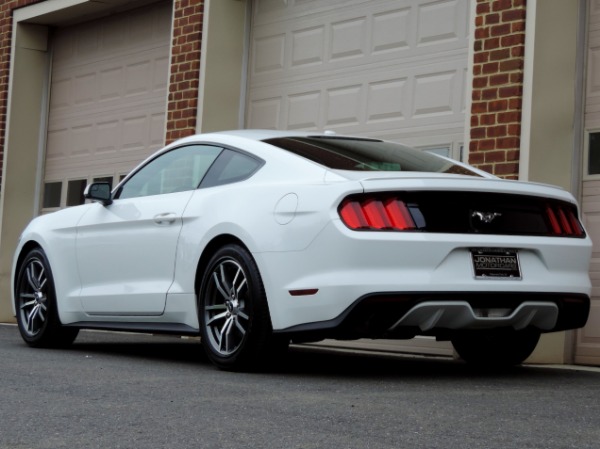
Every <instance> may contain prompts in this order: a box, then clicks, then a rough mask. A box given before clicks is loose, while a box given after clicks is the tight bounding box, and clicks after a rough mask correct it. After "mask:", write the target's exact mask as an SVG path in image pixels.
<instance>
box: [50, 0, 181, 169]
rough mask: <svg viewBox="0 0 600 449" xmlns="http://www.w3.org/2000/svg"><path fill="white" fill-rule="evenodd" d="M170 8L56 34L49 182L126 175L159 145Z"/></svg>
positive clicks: (121, 16)
mask: <svg viewBox="0 0 600 449" xmlns="http://www.w3.org/2000/svg"><path fill="white" fill-rule="evenodd" d="M171 8H172V4H171V2H168V1H167V2H161V3H156V4H154V5H151V6H146V7H144V8H141V9H138V10H132V11H128V12H125V13H121V14H115V15H113V16H110V17H105V18H103V19H101V20H96V21H92V22H87V23H84V24H81V25H75V26H72V27H68V28H62V29H57V30H56V31H55V32H54V35H53V41H52V48H53V66H52V80H51V95H50V108H49V119H48V132H47V143H46V168H45V170H46V174H45V178H46V181H61V180H63V181H66V180H69V179H91V178H93V177H97V176H100V175H102V176H106V175H113V176H114V175H118V174H122V173H126V172H128V171H129V170H130V169H131V168H133V166H134V165H135V164H136V163H138V162H139V161H140V160H141V159H143V158H145V157H146V156H147V155H149V154H150V153H151V152H152V151H154V150H155V149H157V148H159V147H160V146H162V145H163V142H164V132H165V116H166V99H167V83H168V71H169V48H170V34H171V33H170V28H171V17H172V14H171Z"/></svg>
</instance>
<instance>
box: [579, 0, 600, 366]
mask: <svg viewBox="0 0 600 449" xmlns="http://www.w3.org/2000/svg"><path fill="white" fill-rule="evenodd" d="M589 3H590V10H589V26H588V30H589V36H588V49H587V50H588V54H587V60H588V61H587V83H586V106H585V129H586V141H587V145H586V150H587V151H586V156H587V157H586V158H585V164H584V181H583V198H582V209H583V213H584V220H585V225H586V228H587V230H588V232H589V233H590V237H591V238H592V240H593V241H594V252H593V254H592V265H591V269H590V277H591V279H592V286H593V289H592V308H591V313H590V318H589V320H588V323H587V325H586V326H585V327H584V328H583V329H582V330H580V331H578V332H577V345H576V350H575V361H576V362H577V363H582V364H593V365H600V1H598V0H595V1H591V2H589Z"/></svg>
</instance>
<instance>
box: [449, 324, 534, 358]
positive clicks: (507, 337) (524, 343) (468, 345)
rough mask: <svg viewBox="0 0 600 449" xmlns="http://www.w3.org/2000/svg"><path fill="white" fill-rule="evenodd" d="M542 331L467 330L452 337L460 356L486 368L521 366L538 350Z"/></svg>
mask: <svg viewBox="0 0 600 449" xmlns="http://www.w3.org/2000/svg"><path fill="white" fill-rule="evenodd" d="M539 339H540V332H539V331H537V330H534V329H523V330H519V331H516V330H512V329H506V330H493V331H491V330H485V331H483V330H482V331H465V332H462V333H460V334H458V335H456V336H455V337H454V338H452V345H453V346H454V349H455V350H456V352H457V353H458V355H459V356H460V357H461V358H462V359H463V360H464V361H465V362H467V363H470V364H473V365H477V366H483V367H506V366H513V365H519V364H521V363H523V362H524V361H525V359H527V357H529V356H530V355H531V353H532V352H533V351H534V349H535V347H536V346H537V344H538V341H539Z"/></svg>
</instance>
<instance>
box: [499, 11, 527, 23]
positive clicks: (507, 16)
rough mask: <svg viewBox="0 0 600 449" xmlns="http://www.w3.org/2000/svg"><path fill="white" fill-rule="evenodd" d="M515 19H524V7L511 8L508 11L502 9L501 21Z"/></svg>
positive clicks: (512, 20)
mask: <svg viewBox="0 0 600 449" xmlns="http://www.w3.org/2000/svg"><path fill="white" fill-rule="evenodd" d="M516 20H521V21H522V20H525V10H524V9H512V10H510V11H504V12H503V13H502V21H503V22H514V21H516Z"/></svg>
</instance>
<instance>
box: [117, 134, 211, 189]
mask: <svg viewBox="0 0 600 449" xmlns="http://www.w3.org/2000/svg"><path fill="white" fill-rule="evenodd" d="M221 151H222V148H219V147H214V146H209V145H190V146H186V147H180V148H176V149H174V150H171V151H169V152H168V153H164V154H162V155H160V156H158V157H157V158H155V159H153V160H152V161H150V162H149V163H148V164H146V165H145V166H144V167H142V168H141V169H140V170H138V171H137V172H136V173H135V174H134V175H133V176H132V177H131V178H130V179H129V180H128V181H127V182H126V183H125V184H124V185H123V186H122V187H121V188H120V189H119V192H117V198H120V199H124V198H136V197H141V196H150V195H163V194H167V193H175V192H183V191H186V190H193V189H196V188H198V186H199V185H200V182H201V181H202V178H204V175H205V174H206V172H207V171H208V169H209V168H210V166H211V165H212V164H213V162H214V161H215V159H216V158H217V157H218V156H219V154H220V153H221Z"/></svg>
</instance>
